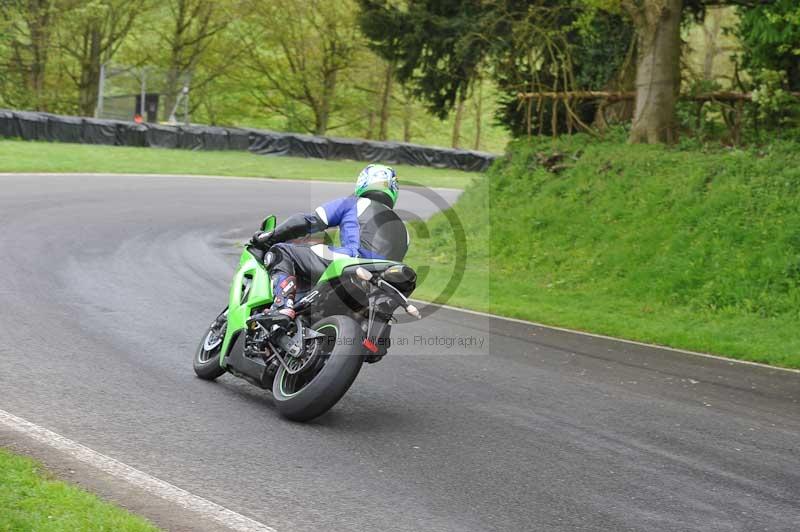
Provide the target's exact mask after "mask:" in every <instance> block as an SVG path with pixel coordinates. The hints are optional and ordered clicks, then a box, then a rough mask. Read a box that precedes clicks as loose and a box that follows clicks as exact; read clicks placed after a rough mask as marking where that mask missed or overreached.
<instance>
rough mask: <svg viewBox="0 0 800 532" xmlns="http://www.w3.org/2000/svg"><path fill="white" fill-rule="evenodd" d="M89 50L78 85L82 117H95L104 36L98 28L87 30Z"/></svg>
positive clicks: (79, 109) (84, 59)
mask: <svg viewBox="0 0 800 532" xmlns="http://www.w3.org/2000/svg"><path fill="white" fill-rule="evenodd" d="M87 31H88V32H89V35H88V36H87V40H88V50H87V51H86V52H87V53H86V55H85V57H84V58H83V61H82V64H81V77H80V83H79V84H78V111H79V113H80V114H81V115H82V116H94V109H95V106H96V104H97V88H98V84H99V83H100V44H101V43H100V40H101V39H102V35H101V34H100V31H99V30H98V29H97V28H90V29H88V30H87Z"/></svg>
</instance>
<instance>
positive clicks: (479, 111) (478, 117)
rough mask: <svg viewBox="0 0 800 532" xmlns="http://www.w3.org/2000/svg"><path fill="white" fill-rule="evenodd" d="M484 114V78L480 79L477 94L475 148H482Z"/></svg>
mask: <svg viewBox="0 0 800 532" xmlns="http://www.w3.org/2000/svg"><path fill="white" fill-rule="evenodd" d="M482 114H483V79H482V78H479V79H478V93H477V94H476V95H475V144H473V146H472V148H473V149H474V150H480V149H481V118H482V117H481V115H482Z"/></svg>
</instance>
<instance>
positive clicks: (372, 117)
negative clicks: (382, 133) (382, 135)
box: [364, 109, 377, 140]
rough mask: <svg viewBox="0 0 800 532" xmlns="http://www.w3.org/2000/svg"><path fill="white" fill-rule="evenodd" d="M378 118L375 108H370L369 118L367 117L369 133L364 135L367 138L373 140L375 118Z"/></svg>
mask: <svg viewBox="0 0 800 532" xmlns="http://www.w3.org/2000/svg"><path fill="white" fill-rule="evenodd" d="M376 118H377V117H376V116H375V111H374V110H373V109H370V111H369V115H368V118H367V133H366V134H365V135H364V138H365V139H368V140H372V138H373V137H374V136H375V119H376Z"/></svg>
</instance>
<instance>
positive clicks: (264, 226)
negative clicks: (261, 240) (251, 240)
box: [261, 215, 278, 231]
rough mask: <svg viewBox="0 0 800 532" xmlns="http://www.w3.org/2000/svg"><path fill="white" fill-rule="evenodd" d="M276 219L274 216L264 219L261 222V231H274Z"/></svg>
mask: <svg viewBox="0 0 800 532" xmlns="http://www.w3.org/2000/svg"><path fill="white" fill-rule="evenodd" d="M277 220H278V219H277V218H275V216H274V215H273V216H267V217H266V218H264V221H263V222H261V230H262V231H272V230H273V229H275V224H276V222H277Z"/></svg>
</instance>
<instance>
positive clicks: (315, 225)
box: [272, 213, 328, 242]
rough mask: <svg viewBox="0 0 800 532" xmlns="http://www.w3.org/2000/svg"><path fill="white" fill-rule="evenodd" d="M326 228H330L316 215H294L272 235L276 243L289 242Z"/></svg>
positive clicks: (279, 225) (282, 223)
mask: <svg viewBox="0 0 800 532" xmlns="http://www.w3.org/2000/svg"><path fill="white" fill-rule="evenodd" d="M326 227H328V226H327V224H325V223H324V222H323V221H322V220H321V219H320V217H319V215H317V214H316V213H314V214H293V215H292V216H290V217H288V218H287V219H286V220H284V221H283V222H281V223H280V224H278V227H276V228H275V231H274V232H273V234H272V240H273V241H274V242H286V241H287V240H292V239H294V238H300V237H301V236H306V235H310V234H312V233H317V232H319V231H323V230H324V229H325V228H326Z"/></svg>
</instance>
